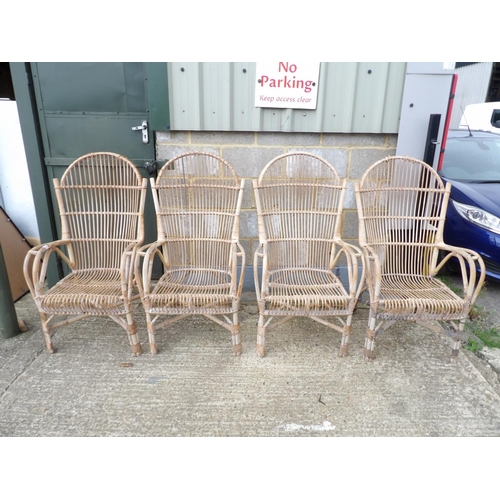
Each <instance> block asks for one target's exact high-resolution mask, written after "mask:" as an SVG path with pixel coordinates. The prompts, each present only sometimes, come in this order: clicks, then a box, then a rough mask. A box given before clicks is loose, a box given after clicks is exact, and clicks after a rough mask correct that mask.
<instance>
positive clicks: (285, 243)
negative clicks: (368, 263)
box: [254, 152, 364, 356]
mask: <svg viewBox="0 0 500 500" xmlns="http://www.w3.org/2000/svg"><path fill="white" fill-rule="evenodd" d="M345 190H346V181H345V180H344V181H341V179H340V178H339V175H338V173H337V171H336V170H335V168H334V167H333V166H332V165H330V164H329V163H328V162H326V161H325V160H324V159H322V158H320V157H319V156H317V155H314V154H311V153H305V152H296V153H286V154H283V155H280V156H278V157H276V158H274V159H273V160H272V161H271V162H269V163H268V164H267V165H266V166H265V167H264V169H263V170H262V172H261V174H260V176H259V178H258V179H256V180H254V193H255V199H256V206H257V214H258V225H259V240H260V245H259V248H258V249H257V251H256V252H255V255H254V276H255V287H256V290H257V301H258V306H259V313H260V317H259V326H258V335H257V352H258V353H259V355H260V356H264V355H265V336H266V333H267V332H268V331H270V330H272V329H273V328H275V327H276V326H278V325H280V324H282V322H283V321H286V320H288V319H291V318H292V317H294V316H308V317H310V318H311V319H314V320H316V321H319V322H321V323H323V324H326V325H327V326H329V327H330V328H332V329H334V330H337V331H339V332H341V333H342V341H341V348H340V353H341V355H345V354H347V348H348V340H349V332H350V328H351V321H352V314H353V312H354V308H355V305H356V302H357V299H358V297H359V293H360V289H361V285H362V282H363V279H364V277H363V272H362V273H361V279H360V276H358V272H359V268H360V267H361V269H362V270H363V269H364V266H363V262H362V255H361V252H360V251H359V249H357V248H356V247H354V246H352V245H349V244H347V243H345V242H343V241H342V240H341V238H340V230H341V214H342V205H343V200H344V196H345ZM261 262H262V278H261V279H259V276H258V269H259V267H260V263H261ZM340 262H343V263H345V264H346V265H347V269H348V280H349V284H348V288H347V290H346V289H345V287H344V285H343V284H342V282H341V280H340V278H339V277H338V276H336V275H335V272H334V269H335V267H336V266H337V265H339V263H340ZM275 316H284V317H285V318H284V319H282V320H280V321H277V322H275V323H273V324H271V321H272V319H273V318H274V317H275ZM325 316H329V317H333V318H336V319H337V320H338V321H339V322H340V323H341V326H338V325H336V324H333V323H331V322H328V321H326V320H325V319H323V317H325ZM343 317H344V318H343Z"/></svg>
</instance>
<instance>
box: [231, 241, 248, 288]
mask: <svg viewBox="0 0 500 500" xmlns="http://www.w3.org/2000/svg"><path fill="white" fill-rule="evenodd" d="M232 245H233V255H232V258H233V262H232V269H233V276H236V275H237V268H238V260H241V268H240V275H239V277H238V279H237V282H236V286H237V289H236V290H233V292H234V291H236V295H237V297H240V296H241V292H242V290H243V280H244V278H245V264H246V253H245V249H244V248H243V247H242V245H241V243H240V242H239V241H238V240H233V241H232Z"/></svg>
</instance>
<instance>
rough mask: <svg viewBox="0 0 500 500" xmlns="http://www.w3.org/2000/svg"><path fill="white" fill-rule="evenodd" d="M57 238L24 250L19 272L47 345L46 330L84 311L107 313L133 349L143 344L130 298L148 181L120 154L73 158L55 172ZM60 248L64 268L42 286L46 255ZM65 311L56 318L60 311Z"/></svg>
mask: <svg viewBox="0 0 500 500" xmlns="http://www.w3.org/2000/svg"><path fill="white" fill-rule="evenodd" d="M54 189H55V194H56V199H57V204H58V209H59V215H60V220H61V239H60V240H58V241H55V242H50V243H43V244H42V245H38V246H36V247H34V248H33V249H31V250H30V252H28V255H27V256H26V259H25V265H24V274H25V278H26V281H27V283H28V286H29V287H30V290H31V293H32V294H33V297H34V299H35V302H36V304H37V307H38V310H39V312H40V317H41V320H42V328H43V331H44V334H45V341H46V344H47V348H48V349H49V351H50V352H53V351H54V348H53V346H52V338H51V332H52V331H54V330H55V329H56V328H58V327H60V326H64V325H67V324H69V323H72V322H73V321H76V320H79V319H82V318H85V317H87V316H109V317H111V318H112V319H113V320H114V321H116V322H117V323H118V324H119V325H120V326H122V327H123V328H124V329H125V330H126V331H127V333H128V337H129V341H130V345H131V349H132V352H133V353H134V354H139V353H140V352H141V346H140V343H139V339H138V336H137V328H136V322H135V319H134V316H133V312H132V309H131V301H132V300H134V299H135V298H138V297H139V296H138V294H137V293H135V292H134V276H133V263H134V261H135V254H136V252H137V250H138V249H139V248H140V245H141V244H142V243H143V240H144V204H145V199H146V189H147V180H146V179H143V178H142V176H141V174H140V172H139V171H138V169H137V168H136V167H135V165H134V164H133V163H132V162H131V161H130V160H128V159H127V158H125V157H124V156H121V155H119V154H117V153H110V152H96V153H89V154H86V155H84V156H82V157H80V158H78V159H76V160H75V161H74V162H73V163H72V164H71V165H70V166H69V167H68V168H67V169H66V171H65V172H64V174H63V175H62V177H61V179H60V180H58V179H57V178H56V179H54ZM54 254H55V255H57V256H58V257H59V258H60V259H61V260H62V261H63V262H64V263H65V264H66V266H67V268H66V269H67V270H69V272H68V273H67V275H66V276H65V277H64V278H63V279H62V280H60V281H59V282H58V283H56V284H55V285H54V286H53V287H52V288H50V289H49V290H47V289H46V288H45V278H46V272H47V266H48V263H49V259H50V258H51V256H52V255H54ZM60 315H64V316H70V318H69V319H66V320H63V321H59V322H57V323H55V322H54V321H55V318H56V317H57V316H60Z"/></svg>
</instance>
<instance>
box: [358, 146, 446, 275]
mask: <svg viewBox="0 0 500 500" xmlns="http://www.w3.org/2000/svg"><path fill="white" fill-rule="evenodd" d="M449 190H450V185H449V184H448V185H447V186H445V185H444V183H443V181H442V179H441V178H440V177H439V175H438V174H437V172H436V171H435V170H433V169H432V168H431V167H430V166H429V165H427V164H426V163H424V162H422V161H419V160H417V159H415V158H408V157H401V156H393V157H388V158H385V159H383V160H380V161H378V162H376V163H374V164H373V165H372V166H371V167H370V168H369V169H368V170H367V171H366V172H365V174H364V175H363V177H362V178H361V180H360V181H359V183H357V184H356V201H357V205H358V215H359V243H360V245H361V246H365V245H369V246H370V247H371V248H372V249H373V250H374V251H375V252H376V253H377V254H378V255H379V257H380V262H381V265H382V269H381V271H382V274H412V275H427V274H428V273H429V269H430V266H431V259H433V258H434V259H436V258H437V252H431V247H433V246H434V244H435V243H440V242H442V241H443V228H444V222H445V216H446V206H447V203H448V198H449Z"/></svg>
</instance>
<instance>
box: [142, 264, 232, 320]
mask: <svg viewBox="0 0 500 500" xmlns="http://www.w3.org/2000/svg"><path fill="white" fill-rule="evenodd" d="M234 300H237V297H236V296H235V295H233V294H232V293H231V275H230V273H229V272H228V271H225V270H212V269H199V268H178V269H174V270H169V271H167V272H165V274H164V275H163V276H162V277H161V278H160V279H159V281H158V283H157V284H156V285H155V286H154V288H153V291H152V292H151V293H150V294H149V295H148V296H147V303H148V304H149V306H148V305H146V311H147V312H149V313H151V314H227V313H233V312H237V310H238V307H237V306H233V301H234Z"/></svg>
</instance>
